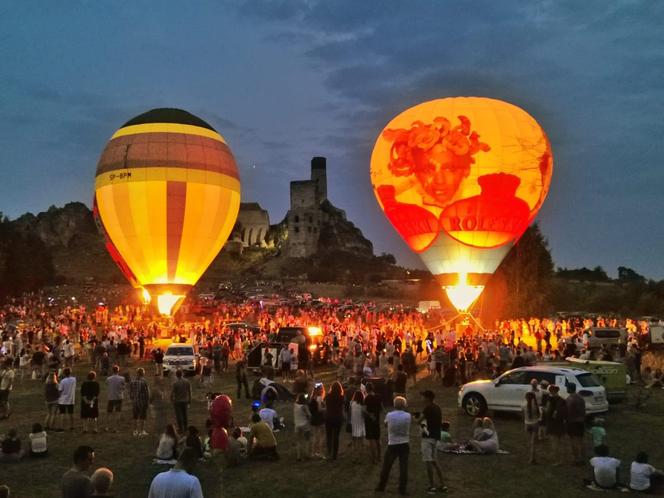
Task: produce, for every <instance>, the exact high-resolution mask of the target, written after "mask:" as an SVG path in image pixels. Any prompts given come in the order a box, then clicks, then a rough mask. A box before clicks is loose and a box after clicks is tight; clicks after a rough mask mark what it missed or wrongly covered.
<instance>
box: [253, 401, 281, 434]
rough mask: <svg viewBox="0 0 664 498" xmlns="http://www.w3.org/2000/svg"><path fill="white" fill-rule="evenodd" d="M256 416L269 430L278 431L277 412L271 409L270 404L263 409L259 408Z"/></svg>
mask: <svg viewBox="0 0 664 498" xmlns="http://www.w3.org/2000/svg"><path fill="white" fill-rule="evenodd" d="M258 416H259V417H260V418H261V420H262V421H263V422H265V423H266V424H267V425H268V426H269V427H270V429H272V430H275V429H277V430H278V429H279V428H280V427H279V416H278V415H277V412H276V411H275V410H274V409H273V408H272V405H271V404H268V405H266V406H265V408H261V409H260V410H259V411H258Z"/></svg>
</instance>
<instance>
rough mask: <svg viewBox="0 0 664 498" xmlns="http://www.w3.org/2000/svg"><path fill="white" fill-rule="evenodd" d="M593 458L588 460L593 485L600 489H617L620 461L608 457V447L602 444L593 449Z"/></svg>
mask: <svg viewBox="0 0 664 498" xmlns="http://www.w3.org/2000/svg"><path fill="white" fill-rule="evenodd" d="M595 455H597V456H595V457H593V458H591V459H590V465H591V466H592V468H593V479H594V481H595V485H596V486H597V487H600V488H602V489H614V488H616V487H618V468H619V467H620V460H618V459H617V458H613V457H610V456H609V447H608V446H606V445H604V444H602V445H599V446H598V447H597V448H595Z"/></svg>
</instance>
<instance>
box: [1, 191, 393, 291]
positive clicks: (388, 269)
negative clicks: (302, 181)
mask: <svg viewBox="0 0 664 498" xmlns="http://www.w3.org/2000/svg"><path fill="white" fill-rule="evenodd" d="M321 211H322V212H323V213H324V215H325V217H324V219H325V221H324V223H323V224H322V226H321V234H320V240H319V244H318V249H319V250H318V252H317V254H314V255H313V256H311V257H309V258H296V259H295V260H294V259H293V258H287V257H286V256H285V252H284V251H283V250H282V249H283V247H284V246H285V244H286V243H287V240H288V231H287V229H286V227H285V222H282V223H280V224H277V225H273V226H271V227H270V233H269V235H268V238H269V239H270V244H269V246H267V247H251V248H248V249H247V248H245V249H244V250H243V251H240V252H238V251H235V250H233V247H234V246H233V244H232V243H229V244H227V246H226V247H225V248H224V250H222V251H221V253H220V254H219V255H218V256H217V258H215V260H214V261H213V263H212V264H211V265H210V268H209V269H208V271H207V272H206V273H205V275H204V276H203V278H202V279H203V280H208V281H219V280H223V279H229V278H236V277H239V276H243V277H245V276H249V275H255V276H256V277H304V278H306V277H307V276H308V273H311V274H312V275H311V276H315V275H316V274H318V276H319V277H322V278H319V279H320V280H323V281H335V280H336V279H337V277H339V278H340V277H342V276H343V275H342V273H343V272H340V271H339V270H338V266H339V265H338V264H334V262H335V261H336V262H342V261H355V260H358V265H360V266H362V267H366V265H369V266H371V267H374V269H375V270H376V271H378V272H379V273H382V274H384V275H387V276H389V277H391V276H392V269H396V267H393V264H392V261H393V260H392V261H388V260H385V259H384V258H375V257H374V256H373V245H372V244H371V241H369V240H367V239H366V238H365V237H364V236H363V235H362V232H361V231H360V230H359V229H358V228H357V227H356V226H355V225H354V224H353V223H351V222H349V221H348V220H346V217H345V213H344V212H343V211H342V210H340V209H337V208H335V207H334V206H332V204H330V203H329V202H327V201H325V202H324V203H323V204H321ZM10 225H11V227H12V229H13V230H14V231H16V232H18V233H21V234H23V235H25V236H26V237H36V238H38V239H39V240H41V241H42V242H43V244H44V246H45V247H46V249H47V251H48V253H49V254H50V257H51V259H52V263H53V267H54V270H55V275H56V278H57V279H58V280H59V281H62V282H69V283H92V282H98V283H123V282H124V277H123V276H122V275H121V273H120V272H119V271H118V269H117V268H116V267H115V264H114V263H113V261H112V260H111V258H110V256H109V255H108V253H107V251H106V248H105V246H104V239H103V236H102V235H101V234H100V233H99V232H98V231H97V227H96V225H95V223H94V220H93V217H92V211H91V210H90V209H89V208H88V207H87V206H86V205H85V204H83V203H81V202H71V203H69V204H66V205H65V206H64V207H61V208H58V207H54V206H52V207H51V208H49V209H48V210H47V211H44V212H42V213H39V214H37V215H34V214H31V213H28V214H24V215H22V216H21V217H19V218H17V219H15V220H13V221H11V222H10ZM372 265H373V266H372ZM376 265H378V266H376ZM335 268H336V269H335ZM321 269H322V271H323V274H324V275H321ZM388 274H389V275H388Z"/></svg>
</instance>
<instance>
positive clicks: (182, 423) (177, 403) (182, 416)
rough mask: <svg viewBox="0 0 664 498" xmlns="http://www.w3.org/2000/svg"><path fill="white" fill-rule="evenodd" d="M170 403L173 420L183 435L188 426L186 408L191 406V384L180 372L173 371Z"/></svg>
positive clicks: (178, 370)
mask: <svg viewBox="0 0 664 498" xmlns="http://www.w3.org/2000/svg"><path fill="white" fill-rule="evenodd" d="M171 403H173V408H174V409H175V420H176V421H177V424H178V430H179V431H180V433H184V432H185V431H186V430H187V427H188V426H189V424H188V422H189V420H188V419H187V408H188V407H189V405H190V404H191V384H190V383H189V381H188V380H187V379H185V378H184V377H183V376H182V370H180V369H179V368H178V369H177V370H176V371H175V382H173V385H172V386H171Z"/></svg>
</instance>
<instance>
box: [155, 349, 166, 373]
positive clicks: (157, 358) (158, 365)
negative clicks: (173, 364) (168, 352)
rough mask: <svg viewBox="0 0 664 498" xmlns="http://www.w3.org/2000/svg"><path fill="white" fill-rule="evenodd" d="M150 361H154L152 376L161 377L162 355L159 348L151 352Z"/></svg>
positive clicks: (162, 370)
mask: <svg viewBox="0 0 664 498" xmlns="http://www.w3.org/2000/svg"><path fill="white" fill-rule="evenodd" d="M152 359H153V360H154V374H155V376H157V377H161V376H162V375H163V374H164V353H163V352H162V350H161V348H157V349H155V350H154V351H153V352H152Z"/></svg>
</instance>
